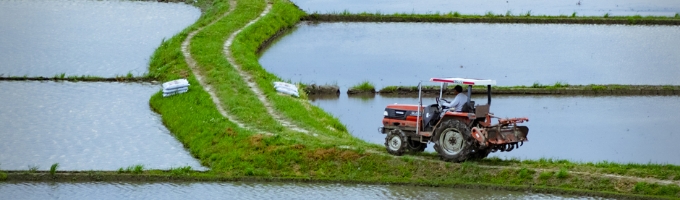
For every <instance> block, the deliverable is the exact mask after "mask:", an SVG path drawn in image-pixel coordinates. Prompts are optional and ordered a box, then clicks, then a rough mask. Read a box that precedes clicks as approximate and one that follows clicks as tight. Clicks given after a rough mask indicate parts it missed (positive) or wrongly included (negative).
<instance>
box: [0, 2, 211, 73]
mask: <svg viewBox="0 0 680 200" xmlns="http://www.w3.org/2000/svg"><path fill="white" fill-rule="evenodd" d="M200 14H201V13H200V10H199V9H197V8H195V7H193V6H190V5H186V4H177V3H157V2H149V1H147V2H143V1H89V0H66V1H50V0H38V1H25V0H23V1H5V0H3V1H0V27H1V28H0V60H1V61H2V62H0V75H2V76H24V75H26V76H48V77H52V76H55V75H57V74H61V73H65V74H66V75H67V76H68V75H78V76H80V75H91V76H101V77H114V76H116V75H121V76H122V75H127V74H128V73H131V74H133V75H136V76H137V75H142V74H144V73H146V72H147V70H148V62H149V57H150V56H151V55H152V54H153V52H154V50H155V49H156V48H157V47H158V45H160V43H161V42H162V41H163V40H164V39H169V38H170V37H172V36H173V35H175V34H176V33H178V32H179V31H181V30H182V29H184V28H185V27H188V26H189V25H191V24H192V23H194V22H195V21H196V20H197V19H198V17H199V16H200Z"/></svg>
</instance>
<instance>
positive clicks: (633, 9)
mask: <svg viewBox="0 0 680 200" xmlns="http://www.w3.org/2000/svg"><path fill="white" fill-rule="evenodd" d="M293 2H294V3H295V4H296V5H298V6H299V7H300V8H301V9H303V10H305V11H307V12H309V13H313V12H318V13H339V12H343V11H349V12H352V13H358V12H370V13H375V12H380V13H386V14H392V13H418V14H432V13H437V12H439V13H448V12H459V13H462V14H486V13H487V12H493V13H495V14H503V15H505V14H506V13H507V12H508V11H510V12H511V14H512V15H519V14H526V13H527V12H529V11H530V12H531V14H532V15H571V14H572V13H574V12H576V13H577V15H578V16H584V15H585V16H603V15H604V14H606V13H609V15H642V16H647V15H653V16H673V15H675V14H676V13H678V12H680V2H679V1H674V0H616V1H615V0H597V1H593V0H570V1H543V0H493V1H488V0H487V1H479V0H458V1H450V0H424V1H416V0H372V1H362V0H293Z"/></svg>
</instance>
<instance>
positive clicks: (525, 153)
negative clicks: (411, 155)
mask: <svg viewBox="0 0 680 200" xmlns="http://www.w3.org/2000/svg"><path fill="white" fill-rule="evenodd" d="M485 97H486V96H484V97H473V100H475V99H476V100H477V101H480V102H486V100H485ZM417 102H418V101H417V98H415V97H385V96H380V95H378V96H376V97H375V98H374V99H371V100H366V99H365V98H352V97H349V98H348V97H347V95H341V96H340V97H339V98H337V99H315V100H313V104H315V105H318V106H319V107H321V108H323V109H324V110H326V111H328V112H329V113H331V114H333V115H334V116H336V117H338V118H339V119H340V121H341V122H342V123H344V124H345V125H347V127H348V129H349V131H350V132H351V133H352V134H353V135H354V136H356V137H358V138H361V139H364V140H367V141H369V142H373V143H377V144H383V143H384V142H385V135H383V134H380V133H379V132H378V131H377V127H380V126H382V125H381V120H382V117H383V116H382V113H383V111H384V108H385V106H386V105H388V104H393V103H405V104H417ZM423 103H424V104H428V103H434V98H429V97H428V98H425V99H424V100H423ZM678 110H680V98H679V97H677V96H632V97H614V96H495V97H494V98H493V100H492V106H491V112H492V113H495V114H496V116H499V117H529V119H530V120H531V121H529V122H527V123H525V125H527V126H528V127H529V129H530V131H529V142H527V143H525V144H524V146H522V147H520V148H519V149H515V150H513V151H512V152H502V153H492V154H491V155H490V156H498V157H501V158H520V159H539V158H557V159H568V160H572V161H582V162H598V161H603V160H608V161H615V162H622V163H628V162H635V163H648V162H652V163H670V164H680V154H677V153H675V151H673V150H671V149H670V148H671V147H672V146H675V144H676V141H678V140H680V130H678V129H677V128H675V124H676V122H677V121H678V120H680V118H679V117H678V116H677V115H676V112H677V111H678ZM427 151H431V152H433V151H434V150H433V149H432V144H429V146H428V149H427Z"/></svg>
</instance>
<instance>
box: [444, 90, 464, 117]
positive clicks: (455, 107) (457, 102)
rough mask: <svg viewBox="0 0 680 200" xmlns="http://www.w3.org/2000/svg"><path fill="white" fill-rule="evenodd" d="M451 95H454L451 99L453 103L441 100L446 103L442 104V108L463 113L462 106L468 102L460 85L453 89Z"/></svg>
mask: <svg viewBox="0 0 680 200" xmlns="http://www.w3.org/2000/svg"><path fill="white" fill-rule="evenodd" d="M453 95H456V97H454V98H453V101H447V100H445V99H442V100H444V101H446V103H444V104H442V106H444V107H447V108H449V110H451V111H454V112H461V111H463V105H464V104H465V103H466V102H467V101H468V96H467V95H465V93H463V87H461V86H460V85H456V87H453ZM442 114H443V113H442Z"/></svg>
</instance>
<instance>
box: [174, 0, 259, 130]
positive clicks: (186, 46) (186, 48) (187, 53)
mask: <svg viewBox="0 0 680 200" xmlns="http://www.w3.org/2000/svg"><path fill="white" fill-rule="evenodd" d="M235 9H236V0H231V1H229V10H228V11H227V12H225V13H224V14H222V16H220V17H218V18H217V19H215V20H213V21H212V22H210V24H208V25H205V26H203V27H200V28H198V29H196V30H195V31H193V32H191V33H189V35H188V36H187V38H186V39H184V41H183V42H182V55H184V61H185V62H186V63H187V65H188V66H189V69H191V72H192V73H194V76H195V77H196V80H198V83H199V84H201V86H203V89H204V90H205V91H206V92H208V94H210V98H211V99H212V101H213V103H214V104H215V106H216V107H217V110H218V111H219V112H220V114H222V116H224V117H225V118H227V119H229V121H231V122H234V123H235V124H236V125H238V126H239V127H241V128H246V129H251V128H250V127H247V126H246V125H244V124H243V123H241V122H240V121H238V120H236V118H235V117H234V116H232V115H230V114H229V113H227V111H226V109H224V107H223V106H222V102H221V101H220V99H219V98H217V94H215V91H214V89H212V87H211V86H210V84H207V83H206V82H205V81H204V80H203V79H204V78H203V76H202V75H201V71H200V70H199V69H198V66H197V64H196V60H194V58H193V57H191V50H190V46H191V45H190V44H191V39H193V38H194V36H196V34H198V33H199V32H201V31H202V30H203V28H205V27H209V26H211V25H213V24H215V23H216V22H217V21H220V20H221V19H223V18H224V17H226V16H228V15H229V14H231V13H232V12H233V11H234V10H235Z"/></svg>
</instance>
